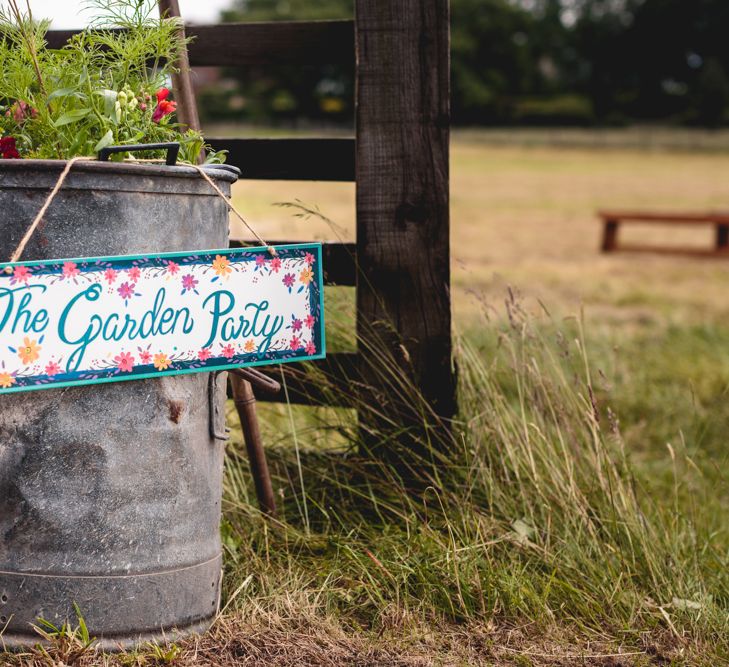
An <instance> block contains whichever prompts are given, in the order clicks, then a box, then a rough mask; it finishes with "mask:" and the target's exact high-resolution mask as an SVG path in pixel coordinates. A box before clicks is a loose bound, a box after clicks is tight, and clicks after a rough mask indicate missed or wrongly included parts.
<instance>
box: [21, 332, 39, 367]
mask: <svg viewBox="0 0 729 667" xmlns="http://www.w3.org/2000/svg"><path fill="white" fill-rule="evenodd" d="M40 351H41V346H40V345H38V342H37V341H35V340H31V339H30V338H28V336H26V337H25V338H24V339H23V345H22V346H21V347H20V349H19V350H18V356H19V357H20V360H21V361H22V362H23V363H24V364H30V363H32V362H34V361H36V360H37V359H38V357H40Z"/></svg>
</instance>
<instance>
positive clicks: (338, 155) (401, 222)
mask: <svg viewBox="0 0 729 667" xmlns="http://www.w3.org/2000/svg"><path fill="white" fill-rule="evenodd" d="M355 5H356V19H355V20H354V21H312V22H310V21H306V22H274V23H237V24H223V25H214V26H188V27H187V28H186V32H187V34H188V36H190V37H193V38H194V41H193V42H192V44H191V45H190V47H189V58H190V65H191V66H192V67H200V66H227V67H241V68H243V67H248V66H265V65H279V64H287V65H302V66H303V65H322V64H349V65H352V64H354V65H355V71H356V128H355V136H354V137H353V138H350V139H324V138H322V139H216V138H210V139H208V140H209V142H210V143H211V144H212V146H213V147H214V148H216V149H223V148H224V149H227V150H228V151H229V158H228V161H229V163H231V164H233V165H235V166H237V167H239V168H240V169H241V171H242V178H244V179H269V180H270V179H275V180H304V181H306V180H318V181H355V182H356V189H357V195H356V208H357V211H356V215H357V223H356V232H357V243H356V244H351V243H326V244H325V245H324V269H325V281H326V284H327V285H340V286H356V288H357V289H356V292H357V331H358V335H359V336H360V337H363V336H364V337H366V336H369V337H373V336H377V337H378V341H379V339H380V338H381V340H382V341H385V344H386V345H387V346H388V347H390V348H391V350H390V351H391V352H392V356H393V358H394V359H395V360H396V363H398V364H399V365H401V367H402V368H403V370H404V371H405V372H406V373H407V374H408V375H410V376H411V377H412V378H413V380H414V382H415V383H416V384H417V386H418V387H420V389H421V391H422V393H423V395H424V397H425V398H426V399H427V401H428V402H429V403H430V404H431V405H432V406H433V408H434V411H435V413H436V414H437V415H440V416H441V417H444V418H446V419H448V418H450V417H451V416H452V415H453V414H454V411H455V374H454V371H453V367H452V360H451V355H452V343H451V300H450V266H449V256H450V252H449V159H448V148H449V68H450V58H449V50H450V49H449V39H450V37H449V35H450V33H449V6H448V0H399V1H398V2H391V0H356V3H355ZM70 34H71V33H70V32H64V31H52V32H51V33H49V43H50V44H51V45H52V46H54V47H60V46H61V45H62V44H64V43H65V42H66V40H67V39H68V37H69V36H70ZM281 242H286V241H285V240H281ZM379 344H380V343H379V342H378V345H379ZM368 347H369V346H367V345H360V352H359V354H358V353H342V354H336V353H335V354H331V355H329V357H328V358H327V359H326V360H325V361H324V362H320V364H319V365H320V366H321V367H322V369H323V370H324V371H325V372H326V373H327V375H328V376H329V377H333V378H339V383H340V389H341V392H342V393H341V396H345V395H346V396H350V395H351V389H350V387H349V380H348V378H351V377H353V376H354V375H355V374H356V373H359V375H360V376H361V375H362V374H364V375H365V377H368V378H369V380H370V381H371V382H377V378H376V377H375V376H373V375H372V373H371V372H367V371H366V369H367V368H371V367H372V363H371V362H372V360H369V361H370V363H366V362H367V361H368V360H367V359H363V355H364V354H365V351H364V350H366V349H367V348H368ZM297 378H298V379H297ZM302 382H303V380H302V379H301V377H300V376H296V374H294V376H292V384H291V386H290V387H289V389H290V396H291V398H292V400H293V401H295V402H299V403H321V402H323V401H326V402H327V403H332V402H334V403H336V402H337V400H336V392H335V393H334V396H332V394H331V393H328V394H327V396H326V397H324V396H322V395H319V394H318V393H317V390H316V388H314V387H309V386H304V385H303V384H302ZM260 398H262V399H265V398H269V400H270V399H271V397H264V396H261V397H260ZM282 398H283V397H282V396H277V397H273V400H281V399H282Z"/></svg>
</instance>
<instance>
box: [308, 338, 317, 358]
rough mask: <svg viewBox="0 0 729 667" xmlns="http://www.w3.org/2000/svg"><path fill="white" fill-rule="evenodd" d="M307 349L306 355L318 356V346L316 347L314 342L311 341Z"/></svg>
mask: <svg viewBox="0 0 729 667" xmlns="http://www.w3.org/2000/svg"><path fill="white" fill-rule="evenodd" d="M305 349H306V354H309V355H312V354H316V345H314V341H311V340H310V341H309V342H308V343H307V344H306V348H305Z"/></svg>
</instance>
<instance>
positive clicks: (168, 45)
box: [0, 0, 221, 162]
mask: <svg viewBox="0 0 729 667" xmlns="http://www.w3.org/2000/svg"><path fill="white" fill-rule="evenodd" d="M88 5H89V7H90V8H91V9H92V10H94V13H95V18H94V20H93V23H92V27H91V28H90V29H88V30H85V31H83V32H81V33H78V34H77V35H75V36H74V37H72V38H71V40H70V41H69V43H68V44H67V45H66V46H65V47H64V48H62V49H50V48H48V46H47V43H46V41H45V35H46V31H47V30H48V26H49V23H48V21H35V20H34V18H33V16H32V14H31V9H30V6H29V5H26V7H25V10H24V11H23V10H22V9H21V8H20V7H19V5H18V4H17V1H16V0H9V3H8V7H7V8H5V7H3V8H1V9H0V105H2V106H1V107H0V132H2V134H3V135H5V137H6V141H7V140H8V138H10V140H11V141H12V140H14V141H15V148H16V150H17V155H15V154H10V155H8V154H7V151H6V154H5V155H4V157H18V156H19V157H22V158H51V159H68V158H71V157H75V156H85V155H88V156H92V155H94V154H95V153H96V152H98V151H99V150H100V149H101V148H103V147H105V146H110V145H125V144H136V143H156V142H169V141H179V142H180V143H181V144H182V149H181V158H182V159H183V160H185V161H188V162H194V161H196V158H197V155H198V154H199V153H200V150H201V149H202V148H203V145H204V141H203V138H202V136H201V135H200V133H199V132H195V131H192V130H185V128H184V127H182V126H180V125H179V124H177V123H176V122H175V121H174V110H175V107H176V104H175V102H173V101H171V100H169V99H168V95H169V91H168V89H167V88H166V86H167V82H168V81H169V77H170V75H171V74H172V73H173V71H174V65H173V63H174V62H175V61H176V58H177V56H178V54H179V52H180V49H182V48H183V47H184V46H185V40H184V38H183V37H182V36H181V33H180V31H179V24H178V22H177V21H175V20H171V19H161V18H159V17H158V15H157V13H156V5H155V3H153V2H151V1H150V0H92V1H90V2H89V3H88ZM5 148H6V149H7V146H5ZM149 157H158V155H156V154H150V155H149ZM123 158H124V154H120V155H119V157H118V159H123ZM208 160H209V161H221V160H220V156H219V155H215V154H212V155H210V156H209V157H208Z"/></svg>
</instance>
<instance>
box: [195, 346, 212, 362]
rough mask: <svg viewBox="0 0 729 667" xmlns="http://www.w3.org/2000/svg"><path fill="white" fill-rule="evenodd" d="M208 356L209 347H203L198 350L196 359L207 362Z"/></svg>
mask: <svg viewBox="0 0 729 667" xmlns="http://www.w3.org/2000/svg"><path fill="white" fill-rule="evenodd" d="M210 354H211V353H210V348H209V347H204V348H203V349H202V350H200V351H199V352H198V353H197V358H198V359H199V360H200V361H207V360H208V359H210Z"/></svg>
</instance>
